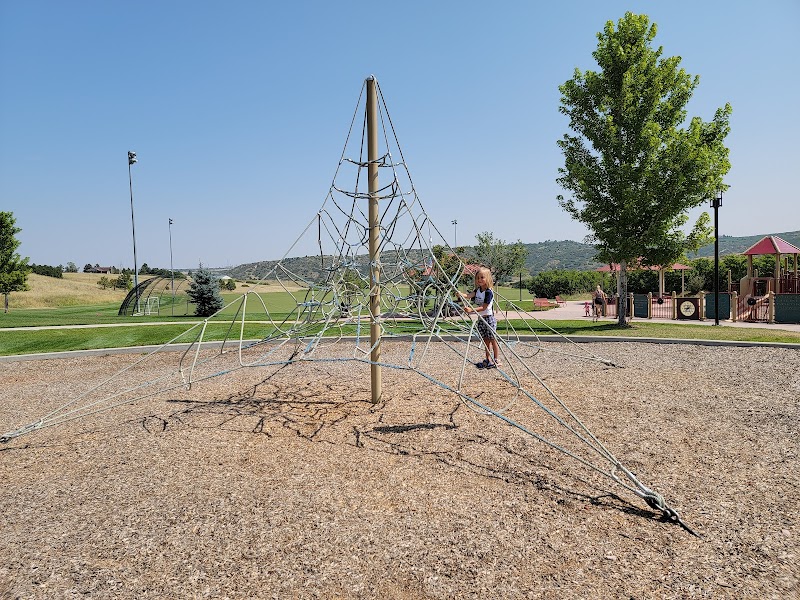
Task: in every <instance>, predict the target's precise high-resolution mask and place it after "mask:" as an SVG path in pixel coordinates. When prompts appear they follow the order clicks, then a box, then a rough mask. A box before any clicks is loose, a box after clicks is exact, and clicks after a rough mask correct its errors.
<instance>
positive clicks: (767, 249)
mask: <svg viewBox="0 0 800 600" xmlns="http://www.w3.org/2000/svg"><path fill="white" fill-rule="evenodd" d="M742 254H744V255H745V256H748V255H750V256H754V255H761V254H800V248H798V247H797V246H793V245H792V244H790V243H789V242H787V241H786V240H784V239H781V238H779V237H778V236H777V235H768V236H766V237H764V238H762V239H761V240H760V241H758V242H756V243H755V244H753V245H752V246H750V247H749V248H748V249H747V250H745V251H744V252H742Z"/></svg>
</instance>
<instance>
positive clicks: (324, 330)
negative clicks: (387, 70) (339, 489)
mask: <svg viewBox="0 0 800 600" xmlns="http://www.w3.org/2000/svg"><path fill="white" fill-rule="evenodd" d="M375 83H376V85H377V82H375ZM365 86H366V83H365ZM377 90H378V94H379V98H380V101H379V103H378V115H379V122H380V129H379V131H380V134H381V138H382V144H383V148H384V151H383V153H382V154H381V155H380V156H379V158H378V159H373V160H368V159H367V158H366V154H367V153H366V143H367V140H366V138H367V131H366V130H367V127H366V126H367V123H366V121H367V119H366V115H365V116H364V119H363V122H360V127H358V124H359V115H361V114H364V113H362V106H363V104H364V101H365V99H364V91H365V88H364V87H362V91H361V95H360V96H359V100H358V102H357V105H356V109H355V112H354V115H353V118H352V121H351V123H350V128H349V131H348V134H347V138H346V141H345V144H344V148H343V151H342V154H341V157H340V160H339V163H338V166H337V168H336V171H335V174H334V177H333V180H332V183H331V185H330V188H329V190H328V193H327V195H326V197H325V200H324V202H323V203H322V206H321V208H320V209H319V210H318V211H317V213H316V214H315V215H314V216H313V217H312V218H311V220H310V221H309V222H308V223H307V225H306V227H305V229H304V230H303V231H302V233H301V234H300V236H298V238H297V240H295V242H294V243H293V244H292V245H291V246H290V247H289V249H288V250H287V251H286V253H285V254H284V256H283V258H281V259H280V260H279V261H277V263H275V264H274V266H272V268H270V269H269V270H268V271H267V272H265V273H261V274H260V276H261V278H262V280H263V281H267V280H269V281H270V282H276V283H277V286H279V288H280V289H281V290H282V291H283V293H284V294H285V296H286V297H287V298H290V299H291V300H290V307H289V308H288V310H285V311H283V312H281V313H277V312H275V311H274V310H273V311H270V309H269V308H268V306H267V305H268V303H267V302H266V301H265V299H264V294H263V292H260V291H259V288H258V286H257V287H255V288H254V289H253V290H252V291H249V292H247V293H246V294H243V295H242V296H240V297H239V298H237V299H236V300H235V301H233V302H232V303H230V304H229V305H228V306H226V307H224V308H223V309H221V310H220V311H219V312H218V313H217V314H216V315H214V316H212V317H209V318H208V319H205V320H203V321H202V322H199V323H197V324H195V325H194V326H192V327H191V328H189V329H188V330H187V331H185V332H184V333H182V334H181V335H179V336H177V337H176V338H174V339H173V340H170V341H169V342H167V343H166V344H164V345H163V346H161V347H159V348H157V349H155V350H153V351H152V352H150V353H148V354H146V355H143V356H142V357H141V358H139V359H138V360H136V361H135V362H134V363H133V364H131V365H129V366H128V367H126V368H124V369H123V370H122V371H120V372H118V373H116V374H115V375H113V376H111V377H109V378H108V379H106V380H104V381H102V382H101V383H100V384H98V385H96V386H95V387H93V388H92V389H90V390H88V391H86V392H84V393H83V394H81V395H79V396H78V397H76V398H74V399H72V400H70V401H69V402H67V403H66V404H64V405H62V406H60V407H58V408H56V409H55V410H53V411H51V412H50V413H48V414H46V415H45V416H43V417H41V418H39V419H37V420H36V421H34V422H32V423H29V424H27V425H24V426H22V427H20V428H18V429H16V430H14V431H10V432H7V433H5V434H4V435H2V437H0V441H1V442H4V443H7V442H10V441H11V440H13V439H15V438H17V437H19V436H21V435H24V434H28V433H31V432H33V431H36V430H38V429H44V428H47V427H52V426H56V425H59V424H62V423H65V422H67V421H72V420H75V419H79V418H84V417H87V416H89V415H93V414H96V413H98V412H101V411H107V410H110V409H113V408H115V407H117V406H120V405H124V404H130V403H133V402H136V401H139V400H142V399H145V398H150V397H153V396H156V395H158V394H163V393H165V392H169V391H172V390H188V389H191V387H192V386H193V385H195V384H198V383H200V382H204V381H208V380H212V379H214V378H217V377H222V376H229V375H231V374H233V373H235V372H237V371H243V370H248V369H261V370H268V369H273V370H277V369H281V368H285V367H288V366H290V365H294V364H298V363H301V362H333V361H335V362H354V363H363V364H369V365H374V364H379V365H380V366H381V367H386V368H391V369H400V370H403V371H406V372H408V374H409V375H413V376H418V377H420V378H422V379H423V380H425V381H427V382H429V383H430V384H432V385H434V386H438V387H439V388H441V389H442V390H443V391H444V392H445V393H447V394H453V395H455V396H456V397H458V398H459V399H460V400H461V401H462V402H463V403H464V404H465V405H466V406H467V407H469V408H471V409H473V410H475V411H477V412H479V413H481V414H484V415H487V416H490V417H494V418H497V419H500V420H502V421H503V422H505V423H506V424H508V425H509V426H511V427H513V428H515V429H516V430H518V431H519V432H521V433H522V434H524V435H526V436H529V437H530V438H533V439H535V440H537V441H539V442H541V443H543V444H546V445H547V446H548V447H550V448H552V449H553V450H555V451H557V452H559V453H562V454H563V455H565V456H567V457H569V458H570V459H573V460H575V461H577V462H578V463H579V464H580V465H583V466H584V467H585V468H587V469H589V470H590V471H591V472H593V473H595V474H598V475H600V476H602V477H604V478H607V479H609V480H611V481H613V482H614V484H616V485H618V486H621V487H622V488H624V489H625V490H627V491H629V492H630V493H632V494H634V495H635V496H638V497H639V498H640V499H642V500H643V501H644V502H645V503H647V505H648V506H650V507H651V508H653V509H656V510H658V511H661V513H662V514H663V515H664V516H665V518H667V519H668V520H671V521H673V522H676V523H678V524H680V525H682V526H683V527H685V528H686V529H687V530H688V531H690V532H691V533H694V532H693V531H692V530H691V529H690V528H689V527H687V526H686V525H685V524H684V523H683V521H682V520H681V519H680V517H679V516H678V513H677V512H676V511H675V510H673V509H672V508H670V507H669V506H668V505H667V503H666V501H665V500H664V498H663V496H662V495H661V494H659V493H658V492H656V491H654V490H652V489H650V488H649V487H647V486H646V485H645V484H644V483H642V482H641V481H640V480H639V479H638V478H637V476H636V475H635V474H634V473H632V472H631V471H630V470H629V469H627V468H626V467H625V466H624V465H623V464H622V463H621V462H620V461H619V460H618V459H617V458H616V457H615V456H614V455H613V454H612V452H611V451H610V450H609V449H608V448H607V447H606V446H605V445H604V444H603V443H601V442H600V440H598V439H597V437H595V436H594V435H593V434H592V432H591V431H590V430H589V428H588V427H587V426H586V425H585V424H584V423H583V422H582V421H581V420H580V418H579V417H578V416H577V415H576V413H575V412H573V411H572V410H571V409H570V408H569V407H568V406H567V404H566V402H564V401H563V400H562V399H561V398H560V397H559V395H558V393H557V392H556V391H555V390H554V389H552V388H551V386H550V385H548V383H546V381H545V379H544V378H543V377H542V376H541V375H540V374H539V373H538V372H537V370H536V368H535V367H534V362H535V360H534V359H535V357H536V356H537V355H538V354H539V353H540V352H547V353H553V354H560V355H563V356H564V358H565V359H566V358H569V359H570V360H581V361H587V363H589V364H591V363H594V364H597V365H598V366H600V367H604V368H613V367H614V366H615V365H614V364H613V363H612V362H611V361H610V360H607V359H604V358H602V357H598V356H596V355H594V354H592V353H590V352H589V351H587V350H585V349H584V348H585V346H581V345H578V344H575V343H573V342H571V341H569V340H567V339H566V338H563V341H564V342H565V343H564V344H557V345H555V344H547V345H544V344H541V343H540V340H539V338H538V337H537V335H536V333H535V330H534V325H536V326H537V327H538V328H541V327H545V328H547V329H549V333H551V334H553V335H558V333H557V332H556V331H555V330H552V329H550V328H549V327H547V325H546V324H545V323H544V322H541V321H539V320H538V319H535V318H532V317H530V316H529V315H527V318H526V319H519V318H517V319H508V318H507V317H509V316H510V317H513V316H518V315H519V314H524V311H523V310H522V309H521V307H519V306H517V305H516V304H515V303H514V302H512V301H511V300H509V299H507V298H503V297H502V296H500V295H499V294H498V295H497V296H496V305H498V306H499V305H502V306H503V307H504V308H505V309H507V312H505V313H504V312H502V311H500V312H499V313H498V317H499V318H498V321H500V324H499V325H500V326H499V328H498V329H499V330H500V331H503V332H504V333H503V334H500V335H498V345H499V347H500V353H501V360H500V366H499V368H497V369H493V370H492V371H491V374H489V373H488V372H484V373H481V377H476V376H475V372H474V371H472V372H469V371H468V367H469V368H470V369H471V368H473V367H472V363H474V362H475V361H477V360H479V359H480V357H482V356H483V354H484V349H483V346H482V340H481V339H480V336H479V335H478V331H477V323H478V320H479V319H481V317H477V319H478V320H476V319H475V318H474V317H470V316H469V315H468V314H467V313H465V312H464V311H463V308H462V306H461V304H460V303H459V285H460V284H461V283H462V281H463V280H465V279H466V280H468V279H469V273H468V271H469V266H468V265H467V264H465V263H464V261H463V260H461V259H459V258H458V257H457V256H456V253H455V252H454V250H453V249H452V248H450V246H449V244H448V243H447V242H446V240H445V239H444V236H443V235H442V234H441V233H440V231H439V230H438V229H437V228H436V226H435V224H434V223H433V222H432V220H431V219H430V217H429V215H428V214H427V213H426V211H425V209H424V208H423V206H422V203H421V202H420V200H419V197H418V195H417V192H416V189H415V187H414V184H413V181H412V179H411V176H410V172H409V169H408V167H407V164H406V160H405V157H404V156H403V153H402V151H401V149H400V145H399V143H398V140H397V136H396V133H395V128H394V124H393V123H392V121H391V119H390V117H389V113H388V110H387V108H386V102H385V99H384V98H383V94H382V92H380V87H379V86H378V87H377ZM375 165H377V167H378V171H379V174H380V175H379V181H380V182H381V184H380V186H379V188H378V192H377V195H378V200H379V206H380V225H379V227H380V232H379V240H380V244H379V253H378V255H377V256H375V257H372V258H370V255H369V253H368V252H367V251H366V248H367V245H368V241H369V231H370V223H369V218H368V215H367V211H366V206H367V200H368V199H369V198H370V197H371V196H372V197H374V194H375V192H374V190H373V191H372V193H370V191H368V190H367V189H365V186H367V179H368V176H367V170H368V169H369V168H370V166H372V167H374V166H375ZM309 240H311V241H312V242H313V244H314V246H315V248H316V249H317V250H318V256H316V257H315V258H314V259H313V262H314V265H315V268H314V269H309V268H308V261H306V267H305V268H304V269H303V270H302V271H301V270H300V269H299V268H297V267H292V265H293V264H295V263H293V262H292V261H291V260H289V259H288V258H287V257H288V256H290V254H292V253H293V252H295V248H297V247H308V246H307V244H308V242H309ZM303 244H306V245H305V246H303ZM445 259H447V260H445ZM376 273H377V274H379V276H376V275H375V274H376ZM270 288H271V289H272V290H274V289H275V283H271V284H270ZM375 292H378V293H379V295H380V303H379V306H380V309H379V311H378V312H375V311H373V310H371V308H370V307H371V304H370V296H372V295H373V294H374V293H375ZM231 314H233V316H232V317H231V316H230V315H231ZM224 315H228V316H227V317H224ZM253 315H258V324H259V326H261V327H263V334H262V335H260V337H259V338H258V339H256V340H253V339H252V336H251V335H249V334H248V335H246V330H247V332H251V331H252V327H253V326H254V325H256V322H255V321H254V320H253V317H252V316H253ZM504 316H506V318H505V321H506V322H505V323H503V321H504V318H503V317H504ZM223 321H224V322H225V323H226V326H227V333H226V335H225V336H224V339H223V340H222V341H221V342H218V341H217V342H211V341H210V337H211V336H210V335H209V331H210V329H209V328H210V327H212V328H213V327H218V324H219V323H221V322H223ZM374 323H377V324H378V325H379V328H380V338H379V340H381V341H384V342H388V343H394V342H397V343H396V344H395V346H396V347H401V348H403V351H402V352H401V354H400V356H402V360H389V361H381V362H378V363H376V361H373V360H372V358H371V357H372V356H373V354H372V351H373V350H374V349H375V344H376V343H380V342H374V341H372V340H371V339H370V336H369V330H370V326H371V325H372V324H374ZM555 346H558V347H559V349H555V348H554V347H555ZM434 347H435V352H437V353H444V354H445V355H447V356H449V357H450V359H449V361H448V364H449V365H450V366H451V368H450V369H449V370H448V371H446V372H442V371H441V370H439V371H436V372H434V370H433V369H430V368H428V366H429V365H428V364H427V360H428V357H429V356H430V355H431V354H432V353H433V352H434V350H433V348H434ZM176 348H180V351H179V358H178V359H177V360H176V364H175V366H174V368H170V369H167V370H166V371H165V372H164V374H163V375H159V376H158V377H156V378H154V379H148V380H145V381H140V380H137V378H136V377H135V376H133V375H134V374H135V372H136V369H137V367H139V366H140V365H142V364H143V363H146V362H150V361H154V360H167V359H166V358H163V357H164V356H165V352H174V351H175V350H176ZM564 348H566V350H565V349H564ZM169 356H173V354H169ZM392 356H393V357H395V358H396V357H397V356H398V355H397V354H396V353H392ZM173 360H174V359H173ZM367 379H368V378H367ZM534 413H535V414H537V415H538V416H539V417H541V416H544V417H545V418H546V420H547V421H548V423H549V426H548V427H538V426H537V425H536V421H535V420H533V419H528V418H527V416H528V415H531V414H534ZM553 430H557V431H558V432H559V435H557V436H555V435H550V434H549V433H548V432H550V431H553Z"/></svg>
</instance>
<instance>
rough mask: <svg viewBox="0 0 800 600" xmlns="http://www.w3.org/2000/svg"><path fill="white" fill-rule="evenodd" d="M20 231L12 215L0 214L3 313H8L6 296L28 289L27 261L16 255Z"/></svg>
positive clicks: (0, 288) (0, 275)
mask: <svg viewBox="0 0 800 600" xmlns="http://www.w3.org/2000/svg"><path fill="white" fill-rule="evenodd" d="M20 231H22V229H20V228H19V227H17V226H16V220H15V219H14V213H11V212H0V294H3V304H4V310H5V312H8V295H9V294H10V293H11V292H21V291H23V290H27V289H28V284H27V279H28V273H30V268H29V267H28V260H29V259H28V258H27V257H26V258H21V257H20V255H19V254H17V248H19V244H20V242H19V240H18V239H17V238H16V235H17V234H18V233H19V232H20Z"/></svg>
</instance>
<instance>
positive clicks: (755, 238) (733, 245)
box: [689, 231, 800, 258]
mask: <svg viewBox="0 0 800 600" xmlns="http://www.w3.org/2000/svg"><path fill="white" fill-rule="evenodd" d="M767 235H775V236H777V237H779V238H781V239H783V240H785V241H787V242H789V243H790V244H792V245H794V246H797V247H798V248H800V231H787V232H784V233H765V234H763V235H748V236H743V237H734V236H732V235H722V236H720V238H719V253H720V256H724V255H726V254H741V253H742V252H744V251H745V250H747V249H748V248H749V247H750V246H752V245H753V244H755V243H757V242H760V241H761V240H762V239H763V238H764V237H765V236H767ZM702 256H714V244H713V243H711V244H709V245H708V246H703V247H702V248H700V250H699V251H698V252H697V254H696V255H690V256H689V258H697V257H702Z"/></svg>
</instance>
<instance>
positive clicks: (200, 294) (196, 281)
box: [186, 265, 224, 317]
mask: <svg viewBox="0 0 800 600" xmlns="http://www.w3.org/2000/svg"><path fill="white" fill-rule="evenodd" d="M186 294H187V295H188V296H189V299H190V300H191V301H192V302H193V303H194V304H195V310H194V314H196V315H197V316H198V317H210V316H211V315H213V314H214V313H215V312H217V311H218V310H219V309H220V308H222V306H223V304H224V302H223V300H222V296H221V295H220V293H219V281H218V280H217V278H216V277H214V275H213V274H212V273H211V271H209V270H208V269H206V268H204V267H203V265H200V268H199V269H197V271H195V273H194V276H193V278H192V281H191V283H190V284H189V289H188V290H187V292H186Z"/></svg>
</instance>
